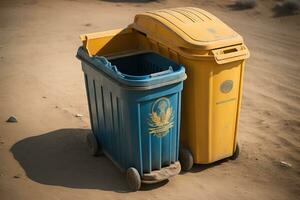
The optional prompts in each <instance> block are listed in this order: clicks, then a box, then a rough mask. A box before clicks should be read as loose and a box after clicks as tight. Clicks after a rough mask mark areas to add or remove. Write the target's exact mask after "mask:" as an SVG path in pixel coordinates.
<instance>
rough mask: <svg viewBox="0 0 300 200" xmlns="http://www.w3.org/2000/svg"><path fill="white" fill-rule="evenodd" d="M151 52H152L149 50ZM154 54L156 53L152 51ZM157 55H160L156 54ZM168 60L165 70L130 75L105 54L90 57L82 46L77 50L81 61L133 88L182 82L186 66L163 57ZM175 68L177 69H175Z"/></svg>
mask: <svg viewBox="0 0 300 200" xmlns="http://www.w3.org/2000/svg"><path fill="white" fill-rule="evenodd" d="M149 53H150V52H149ZM150 54H154V53H152V52H151V53H150ZM125 56H126V55H125ZM156 56H159V55H157V54H156ZM160 57H161V58H162V59H165V60H167V61H168V65H169V66H168V67H167V69H166V70H164V71H160V72H157V73H152V74H146V75H140V76H139V75H130V74H126V73H122V72H121V71H120V70H119V69H118V67H117V66H116V65H113V64H112V63H111V62H109V61H108V60H107V58H106V57H104V56H92V57H90V56H89V55H88V53H87V51H86V50H85V49H84V48H83V47H80V48H79V49H78V51H77V58H79V59H80V60H81V61H83V62H85V63H87V64H89V66H91V67H93V68H94V69H96V70H98V71H101V72H102V73H105V74H106V75H107V76H109V77H111V78H112V79H113V80H115V81H116V82H118V83H120V84H121V86H126V87H132V89H134V88H135V89H138V88H141V87H142V88H143V89H146V88H145V87H147V88H149V87H150V88H157V87H161V86H165V85H170V84H174V83H178V82H181V81H183V80H185V79H186V74H185V68H184V67H183V65H180V64H177V63H175V62H173V61H171V60H168V59H167V58H163V57H162V56H160ZM174 69H175V70H174Z"/></svg>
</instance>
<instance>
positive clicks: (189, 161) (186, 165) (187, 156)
mask: <svg viewBox="0 0 300 200" xmlns="http://www.w3.org/2000/svg"><path fill="white" fill-rule="evenodd" d="M179 161H180V165H181V169H182V170H183V171H189V170H190V169H192V167H193V164H194V159H193V155H192V153H191V151H190V150H189V149H187V148H180V150H179Z"/></svg>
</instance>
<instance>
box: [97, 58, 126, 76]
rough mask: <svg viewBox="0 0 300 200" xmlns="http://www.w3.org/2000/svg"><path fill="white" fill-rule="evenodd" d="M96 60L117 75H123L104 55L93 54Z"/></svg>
mask: <svg viewBox="0 0 300 200" xmlns="http://www.w3.org/2000/svg"><path fill="white" fill-rule="evenodd" d="M95 57H96V58H97V59H96V60H97V61H98V62H100V63H101V64H102V65H104V66H105V67H106V68H107V69H109V70H111V71H113V72H115V73H116V74H118V75H119V76H122V77H125V76H124V75H123V74H122V73H121V72H120V71H119V70H118V68H117V66H116V65H112V64H111V62H109V61H108V60H107V59H106V58H105V57H104V56H95Z"/></svg>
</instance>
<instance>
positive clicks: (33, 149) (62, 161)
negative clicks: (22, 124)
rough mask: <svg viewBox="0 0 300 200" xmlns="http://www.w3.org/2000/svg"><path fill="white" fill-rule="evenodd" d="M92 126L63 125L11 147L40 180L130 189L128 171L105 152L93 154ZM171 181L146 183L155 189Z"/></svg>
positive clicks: (68, 185)
mask: <svg viewBox="0 0 300 200" xmlns="http://www.w3.org/2000/svg"><path fill="white" fill-rule="evenodd" d="M89 131H90V130H88V129H60V130H56V131H52V132H49V133H46V134H43V135H39V136H34V137H29V138H25V139H23V140H21V141H19V142H17V143H16V144H14V145H13V146H12V148H11V152H12V153H13V156H14V158H15V159H16V160H17V161H18V162H19V163H20V165H21V166H22V167H23V169H24V170H25V172H26V175H27V176H28V177H29V178H30V179H32V180H33V181H36V182H38V183H42V184H46V185H56V186H64V187H70V188H82V189H99V190H106V191H115V192H120V193H124V192H130V190H129V189H128V187H127V183H126V179H125V175H124V174H123V173H122V172H121V171H120V170H119V169H118V168H117V167H115V165H113V163H112V162H111V161H110V160H109V159H107V158H106V157H105V156H99V157H93V156H91V155H89V153H88V151H87V148H86V144H85V137H86V134H87V133H88V132H89ZM167 182H168V181H164V182H162V183H158V184H154V185H144V186H143V187H142V188H141V190H151V189H154V188H157V187H160V186H162V185H164V184H166V183H167Z"/></svg>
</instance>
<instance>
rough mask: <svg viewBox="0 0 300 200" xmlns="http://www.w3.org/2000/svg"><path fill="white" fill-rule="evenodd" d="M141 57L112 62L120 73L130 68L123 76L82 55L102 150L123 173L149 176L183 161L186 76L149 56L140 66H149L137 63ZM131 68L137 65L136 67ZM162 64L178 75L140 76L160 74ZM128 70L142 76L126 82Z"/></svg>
mask: <svg viewBox="0 0 300 200" xmlns="http://www.w3.org/2000/svg"><path fill="white" fill-rule="evenodd" d="M137 56H138V57H141V56H139V55H134V56H129V57H128V58H126V57H123V58H115V59H110V62H111V63H112V65H116V66H117V67H118V66H119V67H120V68H119V70H120V69H121V67H122V65H124V66H125V68H123V69H122V70H120V71H121V72H122V74H121V73H120V71H118V72H117V73H116V72H115V71H113V70H110V69H109V66H107V65H106V64H105V63H101V62H99V61H98V60H97V58H92V57H89V56H88V55H87V53H86V52H85V50H83V49H79V51H78V57H79V58H80V59H81V60H82V68H83V71H84V77H85V84H86V91H87V96H88V104H89V112H90V119H91V126H92V130H93V133H94V134H95V135H96V138H97V141H98V143H99V144H100V146H101V149H102V151H103V152H104V153H105V155H106V156H108V157H109V158H110V159H111V160H112V161H113V162H114V163H115V164H116V165H117V166H118V167H119V168H120V169H121V170H123V171H124V170H126V169H127V168H129V167H134V168H136V169H137V170H138V172H139V173H140V175H141V177H143V175H144V174H145V173H151V172H152V171H154V170H160V169H161V168H163V167H165V166H168V165H170V164H173V163H175V162H176V161H178V147H179V129H180V113H181V109H180V107H181V91H182V88H183V80H184V79H185V72H184V68H183V67H182V66H180V65H177V64H176V63H174V62H171V61H169V60H167V59H165V58H162V57H160V58H157V57H154V58H153V57H152V55H150V56H148V55H146V58H143V59H142V61H141V62H140V63H144V65H145V66H142V65H140V63H135V64H134V63H133V62H136V60H135V59H134V58H133V57H137ZM147 56H148V57H149V58H147ZM147 59H148V63H147V64H145V60H147ZM130 65H136V66H133V68H130ZM159 65H162V66H164V67H166V66H167V67H168V66H172V67H173V69H174V72H172V73H170V74H162V75H159V74H156V76H154V77H152V78H145V79H140V78H137V75H138V76H143V75H144V74H150V73H151V70H150V71H147V69H149V68H150V69H152V71H157V70H158V68H159ZM137 66H138V67H137ZM174 67H175V68H174ZM140 68H141V69H142V70H141V69H140ZM126 70H127V71H128V70H129V72H130V71H131V72H130V73H132V74H134V75H136V76H135V77H131V76H128V77H125V78H124V75H126V73H124V72H127V71H126ZM145 72H146V73H145ZM135 78H137V79H135ZM153 117H154V118H155V117H156V118H155V119H156V121H155V119H154V120H153ZM160 122H161V123H160ZM155 123H156V124H155ZM156 125H157V126H156ZM161 129H164V130H161Z"/></svg>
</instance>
